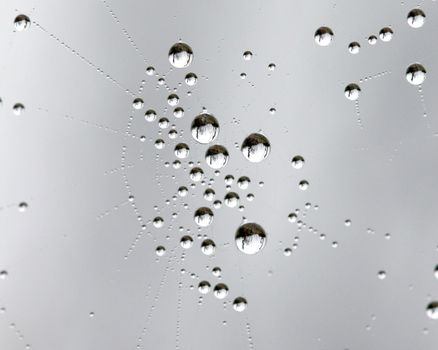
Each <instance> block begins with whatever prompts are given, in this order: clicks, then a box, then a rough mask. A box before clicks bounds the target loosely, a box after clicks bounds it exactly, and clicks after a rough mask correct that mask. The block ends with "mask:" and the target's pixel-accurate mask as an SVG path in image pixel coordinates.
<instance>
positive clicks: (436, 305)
mask: <svg viewBox="0 0 438 350" xmlns="http://www.w3.org/2000/svg"><path fill="white" fill-rule="evenodd" d="M406 18H407V23H408V25H409V26H410V27H412V28H421V27H423V25H424V24H425V21H426V15H425V13H424V12H423V11H422V10H421V9H418V8H416V9H413V10H411V11H409V13H408V15H407V17H406ZM30 23H31V22H30V19H29V17H28V16H26V15H23V14H22V15H19V16H17V17H16V18H15V21H14V25H15V29H16V31H18V32H20V31H24V30H26V29H28V28H29V27H30ZM393 35H394V32H393V30H392V29H391V28H390V27H384V28H382V29H381V30H380V32H379V35H378V36H379V38H380V39H381V41H383V42H389V41H391V40H392V38H393ZM333 39H334V33H333V31H332V29H331V28H329V27H326V26H323V27H320V28H318V29H317V30H316V31H315V33H314V40H315V42H316V43H317V44H318V45H320V46H330V44H331V43H332V42H333ZM377 40H378V39H377V36H375V35H371V36H369V37H368V40H367V41H368V43H369V44H370V45H375V44H376V43H377ZM360 50H361V45H360V43H359V42H357V41H354V42H351V43H350V44H349V45H348V51H349V52H350V53H351V54H352V55H357V54H358V53H359V52H360ZM193 56H194V55H193V50H192V48H191V47H190V46H189V45H188V44H186V43H183V42H178V43H176V44H174V45H173V46H172V47H171V48H170V50H169V54H168V59H169V62H170V64H171V65H172V66H173V67H175V68H181V69H183V68H187V67H188V66H189V65H190V64H191V62H192V60H193ZM252 56H253V54H252V52H251V51H245V52H244V53H243V59H244V60H245V61H249V60H251V59H252ZM275 68H276V66H275V64H274V63H271V64H269V66H268V69H269V70H270V71H273V70H275ZM146 73H147V74H148V75H149V76H152V75H154V74H155V69H154V68H153V67H148V68H147V69H146ZM405 75H406V80H407V81H408V82H409V83H410V84H412V85H419V86H420V87H421V84H422V83H423V82H424V80H425V78H426V69H425V68H424V66H423V65H422V64H421V63H418V62H414V63H412V64H410V65H408V67H407V69H406V72H405ZM241 78H242V79H244V78H246V75H245V73H242V74H241ZM184 81H185V83H186V84H187V85H188V86H190V87H191V86H194V85H196V84H197V81H198V77H197V75H196V74H195V73H188V74H187V75H186V76H185V79H184ZM164 83H165V82H164V78H162V77H161V78H159V79H158V84H159V85H163V84H164ZM344 94H345V97H346V98H347V99H349V100H352V101H356V100H357V99H358V98H359V96H360V94H361V88H360V86H359V85H358V84H357V83H350V84H348V85H347V86H346V87H345V89H344ZM0 102H1V100H0ZM167 103H168V105H169V106H171V107H175V108H174V113H173V114H174V116H175V117H176V118H181V117H183V115H184V109H183V108H181V107H177V105H178V104H179V97H178V95H176V94H175V93H172V94H170V95H169V96H168V98H167ZM143 107H144V101H143V100H142V99H141V98H135V99H134V101H133V108H134V109H136V110H141V109H142V108H143ZM24 110H25V107H24V105H23V104H22V103H16V104H14V106H13V113H14V114H15V115H17V116H19V115H21V114H22V113H23V112H24ZM270 112H271V113H272V114H273V113H275V109H274V108H272V109H271V110H270ZM144 117H145V120H146V121H147V122H154V121H155V120H156V119H157V113H156V112H155V111H154V110H152V109H148V110H147V111H146V112H145V114H144ZM169 124H170V123H169V120H168V119H167V118H161V119H159V120H158V125H159V127H160V128H161V129H165V128H167V127H168V126H169ZM219 131H220V123H219V121H218V119H217V118H216V116H214V115H213V114H211V113H209V112H207V111H206V110H203V112H202V113H200V114H199V115H197V116H195V117H194V119H193V121H192V123H191V136H192V137H193V139H194V140H195V141H196V142H197V143H199V144H201V145H205V146H207V149H206V151H205V162H206V164H207V166H209V167H210V168H212V169H214V171H215V174H216V175H219V174H220V169H222V168H224V167H225V166H226V165H227V163H228V161H229V157H230V156H229V153H228V150H227V148H226V147H225V146H224V145H221V144H216V143H215V142H214V141H215V140H216V139H217V137H218V135H219ZM176 136H177V131H176V130H175V129H172V130H171V131H170V132H169V137H170V138H173V139H174V138H176ZM144 140H145V138H144V137H142V141H144ZM154 145H155V147H156V148H157V149H163V148H164V147H165V141H164V140H162V139H158V140H156V141H155V144H154ZM240 150H241V153H242V155H243V157H244V158H245V159H247V160H248V161H249V162H251V163H260V162H262V161H263V160H265V159H266V158H267V157H268V156H269V154H270V151H271V143H270V141H269V139H268V138H267V137H266V136H265V135H263V134H262V133H259V132H254V133H251V134H249V135H247V136H246V137H245V138H244V139H243V141H242V144H241V147H240ZM174 153H175V156H176V157H177V158H178V159H186V158H188V157H189V153H190V148H189V146H188V145H187V144H186V143H178V144H177V145H176V146H175V148H174ZM291 163H292V166H293V167H294V168H295V169H301V168H302V167H303V166H304V163H305V161H304V158H303V157H302V156H301V155H295V156H293V157H292V160H291ZM180 164H181V163H180V161H179V160H177V161H175V162H174V167H175V168H177V167H179V166H180ZM189 164H190V165H191V166H192V169H191V171H190V175H189V176H190V179H191V180H192V181H193V182H199V181H202V180H203V178H204V171H203V169H202V168H201V167H199V166H196V167H194V164H193V162H190V163H189ZM233 181H234V177H233V176H232V175H227V176H226V177H225V183H226V186H227V190H229V189H230V188H231V184H232V183H233ZM250 182H251V180H250V179H249V177H247V176H241V177H240V178H239V179H238V180H237V184H238V187H239V188H240V189H241V190H246V189H247V188H248V187H249V185H250ZM260 185H261V186H262V185H263V183H262V182H261V183H260ZM308 186H309V182H308V181H307V180H302V181H300V182H299V188H300V189H301V190H306V189H307V188H308ZM187 193H188V189H187V187H185V186H181V187H180V188H179V189H178V194H179V196H181V197H184V196H186V195H187ZM253 198H254V195H253V194H248V196H247V199H248V200H249V201H251V200H252V199H253ZM204 199H206V200H207V201H214V202H213V207H214V208H215V209H218V208H220V207H221V205H222V202H221V201H220V200H214V199H215V192H214V190H213V189H212V188H207V189H206V190H205V192H204ZM239 200H240V197H239V195H238V194H237V193H236V192H228V193H227V194H226V195H225V198H224V203H225V205H227V206H228V207H231V208H233V207H239ZM27 207H28V205H27V204H26V203H25V202H22V203H20V204H19V205H18V208H19V210H20V211H21V212H24V211H26V209H27ZM239 208H240V209H242V208H243V207H242V206H240V207H239ZM193 218H194V221H195V223H196V225H198V226H199V227H200V228H202V227H208V226H210V225H211V224H212V222H213V219H214V214H213V211H212V210H211V209H210V208H209V207H206V206H204V207H200V208H198V209H196V210H195V212H194V215H193ZM288 219H289V221H291V222H295V221H296V214H294V213H292V214H290V215H289V217H288ZM152 223H153V225H154V227H155V228H161V227H163V225H164V219H163V218H161V217H156V218H154V219H153V221H152ZM345 224H346V225H347V226H349V225H350V224H351V221H350V220H347V221H346V222H345ZM234 238H235V239H234V240H235V245H236V247H237V248H238V250H239V251H240V252H242V253H244V254H248V255H253V254H257V253H259V252H261V251H262V250H263V248H264V247H265V245H266V242H267V234H266V232H265V230H264V229H263V227H262V226H261V225H259V224H258V223H255V222H246V219H245V223H244V224H242V225H241V226H239V227H238V228H237V230H236V232H235V237H234ZM180 245H181V247H182V248H183V249H190V248H191V247H192V246H193V238H192V237H191V236H190V235H184V236H183V237H181V239H180ZM215 250H216V244H215V242H214V241H213V240H212V239H209V238H206V239H204V240H203V241H202V243H201V251H202V253H204V254H205V255H213V254H214V253H215ZM165 253H166V248H165V247H164V246H158V247H157V248H156V254H157V256H163V255H165ZM289 254H290V249H287V250H286V251H285V255H289ZM212 274H213V276H215V277H220V276H221V269H220V267H214V268H213V269H212ZM7 276H8V272H7V271H5V270H3V271H0V279H5V278H6V277H7ZM434 276H435V277H436V278H437V279H438V265H437V266H436V268H435V270H434ZM378 277H379V279H384V278H386V273H385V272H384V271H379V273H378ZM198 290H199V292H200V293H201V294H207V293H209V292H210V290H211V284H210V283H209V282H208V281H205V280H204V281H201V282H200V283H199V284H198ZM228 292H229V289H228V286H227V285H226V284H224V283H218V284H216V285H215V286H214V288H213V294H214V295H215V296H216V298H218V299H224V298H226V297H227V295H228ZM246 307H247V300H246V299H245V298H244V297H241V296H240V297H237V298H235V299H234V302H233V308H234V310H236V311H239V312H241V311H244V310H245V309H246ZM426 314H427V316H428V317H430V318H431V319H435V320H438V301H432V302H430V303H429V305H427V307H426Z"/></svg>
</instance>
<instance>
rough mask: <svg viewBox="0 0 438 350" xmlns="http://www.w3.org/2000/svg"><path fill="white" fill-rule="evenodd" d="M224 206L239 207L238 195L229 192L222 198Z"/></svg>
mask: <svg viewBox="0 0 438 350" xmlns="http://www.w3.org/2000/svg"><path fill="white" fill-rule="evenodd" d="M224 202H225V205H226V206H227V207H229V208H235V207H237V206H238V205H239V195H238V194H237V193H236V192H229V193H227V194H226V195H225V198H224Z"/></svg>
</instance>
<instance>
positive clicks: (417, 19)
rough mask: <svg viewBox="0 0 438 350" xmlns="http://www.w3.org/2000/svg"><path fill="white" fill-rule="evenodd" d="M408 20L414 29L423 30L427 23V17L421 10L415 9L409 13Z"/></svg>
mask: <svg viewBox="0 0 438 350" xmlns="http://www.w3.org/2000/svg"><path fill="white" fill-rule="evenodd" d="M407 20H408V24H409V25H410V26H411V27H412V28H421V27H422V26H423V25H424V22H425V21H426V15H425V13H424V12H423V11H422V10H420V9H413V10H411V11H409V13H408V17H407Z"/></svg>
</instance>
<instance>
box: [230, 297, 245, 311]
mask: <svg viewBox="0 0 438 350" xmlns="http://www.w3.org/2000/svg"><path fill="white" fill-rule="evenodd" d="M246 305H247V302H246V299H245V298H242V297H237V298H236V299H234V301H233V309H234V310H236V311H237V312H242V311H244V310H245V309H246Z"/></svg>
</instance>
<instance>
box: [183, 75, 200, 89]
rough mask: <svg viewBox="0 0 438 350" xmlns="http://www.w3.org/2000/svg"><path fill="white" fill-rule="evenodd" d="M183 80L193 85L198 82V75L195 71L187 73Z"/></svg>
mask: <svg viewBox="0 0 438 350" xmlns="http://www.w3.org/2000/svg"><path fill="white" fill-rule="evenodd" d="M185 82H186V84H187V85H188V86H194V85H196V83H197V82H198V77H197V76H196V74H195V73H188V74H187V75H186V77H185Z"/></svg>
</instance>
